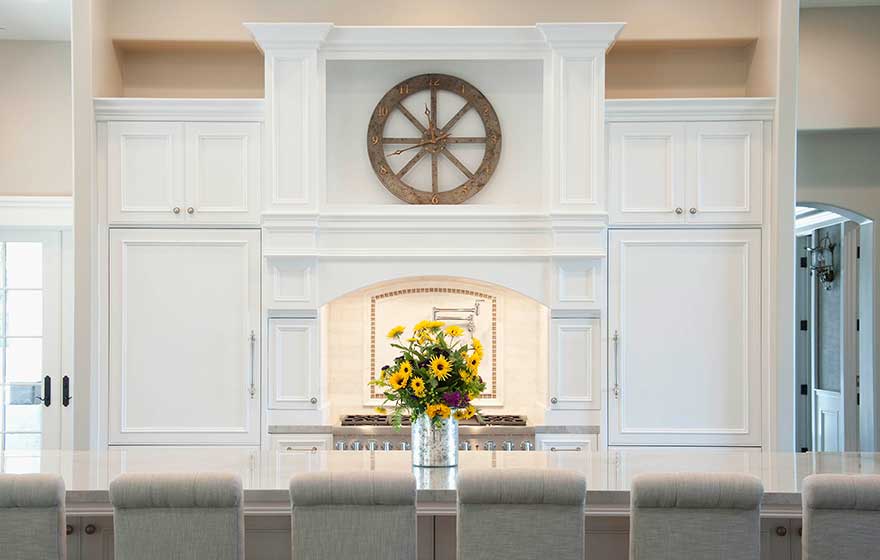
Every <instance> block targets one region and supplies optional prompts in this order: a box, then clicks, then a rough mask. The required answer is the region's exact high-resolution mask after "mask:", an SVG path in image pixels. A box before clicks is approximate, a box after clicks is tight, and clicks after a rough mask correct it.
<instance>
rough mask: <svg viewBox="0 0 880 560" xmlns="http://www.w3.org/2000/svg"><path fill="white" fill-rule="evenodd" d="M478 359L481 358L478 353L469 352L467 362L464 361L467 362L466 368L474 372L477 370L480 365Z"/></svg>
mask: <svg viewBox="0 0 880 560" xmlns="http://www.w3.org/2000/svg"><path fill="white" fill-rule="evenodd" d="M480 360H481V356H480V355H478V354H476V353H473V354H471V355H470V356H468V358H467V362H466V363H467V368H468V369H469V370H470V371H472V372H474V373H476V372H477V370H478V369H479V367H480Z"/></svg>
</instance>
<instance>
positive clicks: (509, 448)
mask: <svg viewBox="0 0 880 560" xmlns="http://www.w3.org/2000/svg"><path fill="white" fill-rule="evenodd" d="M501 449H503V450H505V451H513V442H512V441H510V440H507V441H505V442H504V443H502V444H501Z"/></svg>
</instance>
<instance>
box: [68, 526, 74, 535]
mask: <svg viewBox="0 0 880 560" xmlns="http://www.w3.org/2000/svg"><path fill="white" fill-rule="evenodd" d="M67 534H68V535H72V534H73V525H68V526H67Z"/></svg>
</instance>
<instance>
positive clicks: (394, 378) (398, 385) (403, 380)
mask: <svg viewBox="0 0 880 560" xmlns="http://www.w3.org/2000/svg"><path fill="white" fill-rule="evenodd" d="M408 381H409V375H408V374H406V373H403V372H402V371H395V372H394V373H393V374H391V379H389V380H388V384H389V385H391V388H392V389H394V390H395V391H399V390H400V389H403V388H404V387H406V384H407V382H408Z"/></svg>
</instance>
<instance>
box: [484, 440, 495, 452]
mask: <svg viewBox="0 0 880 560" xmlns="http://www.w3.org/2000/svg"><path fill="white" fill-rule="evenodd" d="M483 449H485V450H486V451H495V442H494V441H492V440H491V439H490V440H489V441H487V442H486V443H484V444H483Z"/></svg>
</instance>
